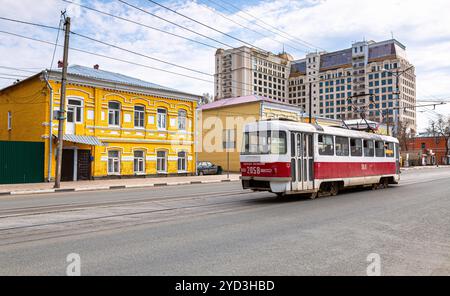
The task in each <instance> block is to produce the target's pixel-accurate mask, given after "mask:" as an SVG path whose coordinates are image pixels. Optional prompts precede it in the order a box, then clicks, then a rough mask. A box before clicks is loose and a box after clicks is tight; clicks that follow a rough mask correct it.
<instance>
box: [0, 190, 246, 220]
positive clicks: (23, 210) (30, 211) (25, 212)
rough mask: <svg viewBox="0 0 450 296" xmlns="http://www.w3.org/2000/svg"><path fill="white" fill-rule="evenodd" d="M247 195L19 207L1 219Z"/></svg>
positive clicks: (0, 213) (4, 212) (1, 213)
mask: <svg viewBox="0 0 450 296" xmlns="http://www.w3.org/2000/svg"><path fill="white" fill-rule="evenodd" d="M236 193H240V194H245V193H248V191H243V190H233V191H228V192H223V191H219V192H211V193H208V194H204V195H199V194H189V195H185V196H183V197H180V196H179V195H170V196H163V197H150V198H138V199H123V200H117V201H102V202H95V203H92V202H86V203H65V204H57V205H47V206H35V207H17V208H9V209H3V210H0V219H5V218H11V217H21V216H29V215H41V214H51V213H60V212H71V211H79V210H84V209H87V208H96V207H112V206H119V205H128V204H136V203H145V202H157V201H164V200H172V201H175V200H184V199H202V198H205V197H220V196H228V195H230V194H236Z"/></svg>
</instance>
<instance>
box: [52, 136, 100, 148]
mask: <svg viewBox="0 0 450 296" xmlns="http://www.w3.org/2000/svg"><path fill="white" fill-rule="evenodd" d="M54 136H55V137H56V138H58V136H56V135H54ZM63 140H64V141H67V142H72V143H78V144H85V145H91V146H104V145H103V143H102V142H101V141H100V140H99V139H98V138H97V137H94V136H77V135H70V134H66V135H64V136H63Z"/></svg>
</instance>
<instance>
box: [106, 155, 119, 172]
mask: <svg viewBox="0 0 450 296" xmlns="http://www.w3.org/2000/svg"><path fill="white" fill-rule="evenodd" d="M110 151H117V152H119V157H118V160H119V162H118V164H119V165H118V169H119V171H118V172H110V171H109V152H110ZM121 156H122V153H121V151H120V150H108V164H107V167H106V170H107V172H108V176H120V171H121V159H122V158H121Z"/></svg>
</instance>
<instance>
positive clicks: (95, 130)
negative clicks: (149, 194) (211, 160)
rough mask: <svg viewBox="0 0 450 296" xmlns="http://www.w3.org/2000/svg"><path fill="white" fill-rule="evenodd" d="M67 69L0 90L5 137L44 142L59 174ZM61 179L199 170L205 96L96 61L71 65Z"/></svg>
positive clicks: (49, 169) (50, 165) (1, 135)
mask: <svg viewBox="0 0 450 296" xmlns="http://www.w3.org/2000/svg"><path fill="white" fill-rule="evenodd" d="M60 81H61V71H58V70H56V71H50V72H48V73H47V72H42V73H38V74H36V75H34V76H32V77H30V78H28V79H25V80H23V81H20V82H18V83H16V84H14V85H11V86H9V87H7V88H5V89H3V90H1V91H0V141H25V142H43V143H44V145H45V152H44V156H43V161H44V172H42V176H43V177H44V178H45V179H47V180H51V179H53V178H54V176H55V166H56V164H55V159H56V157H55V152H56V151H55V148H56V143H57V138H56V136H57V130H58V121H57V120H56V115H55V114H57V111H58V110H59V104H60V94H61V90H60V89H61V83H60ZM66 97H67V99H66V104H67V105H66V110H67V114H66V121H65V125H64V150H63V164H62V179H63V180H80V179H96V178H111V177H115V178H119V177H131V176H167V175H180V174H181V175H188V174H193V173H195V169H196V165H195V163H196V159H195V151H194V150H195V149H194V148H195V147H194V145H195V133H194V131H195V129H196V126H195V125H196V122H195V110H196V108H197V102H198V101H199V100H200V98H201V97H200V96H196V95H193V94H188V93H183V92H180V91H177V90H174V89H170V88H166V87H162V86H159V85H156V84H152V83H149V82H145V81H142V80H139V79H135V78H132V77H128V76H125V75H121V74H117V73H112V72H108V71H103V70H99V69H98V67H94V68H87V67H83V66H76V65H74V66H70V67H69V68H68V84H67V96H66Z"/></svg>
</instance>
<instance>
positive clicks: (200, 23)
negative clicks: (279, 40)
mask: <svg viewBox="0 0 450 296" xmlns="http://www.w3.org/2000/svg"><path fill="white" fill-rule="evenodd" d="M118 1H120V2H124V1H123V0H118ZM147 1H148V2H151V3H153V4H155V5H158V6H159V7H162V8H164V9H166V10H168V11H171V12H173V13H175V14H177V15H179V16H181V17H184V18H186V19H188V20H190V21H192V22H194V23H196V24H199V25H201V26H204V27H205V28H208V29H210V30H213V31H215V32H217V33H220V34H222V35H224V36H227V37H228V38H231V39H233V40H236V41H238V42H240V43H242V44H245V45H247V46H250V47H254V48H256V49H259V50H261V51H264V52H265V50H264V49H262V48H259V47H257V46H255V45H253V44H251V43H248V42H247V41H244V40H242V39H240V38H237V37H234V36H233V35H231V34H228V33H226V32H223V31H221V30H218V29H216V28H214V27H211V26H210V25H208V24H205V23H202V22H200V21H198V20H196V19H194V18H191V17H189V16H187V15H185V14H182V13H180V12H178V11H176V10H174V9H172V8H170V7H167V6H165V5H162V4H160V3H158V2H156V1H153V0H147Z"/></svg>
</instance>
